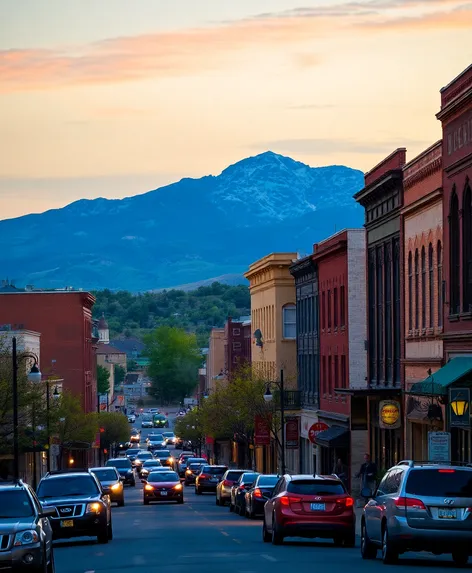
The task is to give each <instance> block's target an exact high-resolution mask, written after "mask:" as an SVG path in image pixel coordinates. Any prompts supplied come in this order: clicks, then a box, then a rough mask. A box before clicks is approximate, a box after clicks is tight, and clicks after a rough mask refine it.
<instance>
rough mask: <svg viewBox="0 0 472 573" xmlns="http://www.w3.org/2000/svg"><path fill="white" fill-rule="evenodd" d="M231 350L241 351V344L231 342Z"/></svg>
mask: <svg viewBox="0 0 472 573" xmlns="http://www.w3.org/2000/svg"><path fill="white" fill-rule="evenodd" d="M233 350H241V343H240V342H233Z"/></svg>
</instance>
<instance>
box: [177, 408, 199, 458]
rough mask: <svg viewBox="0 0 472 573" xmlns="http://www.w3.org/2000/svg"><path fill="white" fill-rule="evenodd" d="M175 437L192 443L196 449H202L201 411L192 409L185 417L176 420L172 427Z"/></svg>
mask: <svg viewBox="0 0 472 573" xmlns="http://www.w3.org/2000/svg"><path fill="white" fill-rule="evenodd" d="M174 431H175V435H176V436H179V438H182V439H183V440H186V441H189V442H192V444H194V445H195V446H196V447H197V448H198V449H200V448H201V447H202V444H203V440H204V436H205V434H204V428H203V419H202V410H201V409H199V408H194V409H193V410H190V412H188V413H187V414H185V416H182V417H180V418H177V420H176V421H175V425H174Z"/></svg>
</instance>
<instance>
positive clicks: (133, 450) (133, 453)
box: [125, 448, 140, 467]
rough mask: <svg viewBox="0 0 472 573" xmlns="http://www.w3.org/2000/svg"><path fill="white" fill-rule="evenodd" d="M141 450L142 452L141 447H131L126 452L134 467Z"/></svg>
mask: <svg viewBox="0 0 472 573" xmlns="http://www.w3.org/2000/svg"><path fill="white" fill-rule="evenodd" d="M139 452H140V449H139V448H130V449H128V450H126V452H125V454H126V457H127V458H128V459H129V461H130V462H131V465H132V466H133V467H134V462H135V461H136V456H137V455H138V454H139Z"/></svg>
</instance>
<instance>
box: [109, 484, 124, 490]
mask: <svg viewBox="0 0 472 573" xmlns="http://www.w3.org/2000/svg"><path fill="white" fill-rule="evenodd" d="M122 487H123V485H122V484H121V483H115V484H113V485H112V486H111V489H112V491H118V490H119V489H121V488H122Z"/></svg>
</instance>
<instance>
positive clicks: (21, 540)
mask: <svg viewBox="0 0 472 573" xmlns="http://www.w3.org/2000/svg"><path fill="white" fill-rule="evenodd" d="M53 515H54V516H55V515H56V510H55V509H54V508H53V507H51V508H43V507H41V504H40V502H39V501H38V498H37V497H36V495H35V493H34V491H33V490H32V488H31V487H30V486H29V485H26V484H24V483H23V482H22V481H17V482H3V483H0V532H1V533H0V571H3V570H4V569H5V570H6V571H21V572H22V571H32V572H37V573H39V572H44V573H46V572H47V573H55V570H56V569H55V567H54V550H53V545H52V540H53V531H52V527H51V524H50V522H49V519H48V517H51V516H53Z"/></svg>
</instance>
